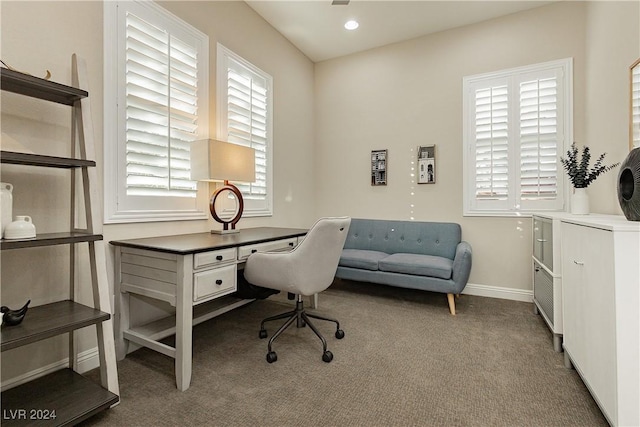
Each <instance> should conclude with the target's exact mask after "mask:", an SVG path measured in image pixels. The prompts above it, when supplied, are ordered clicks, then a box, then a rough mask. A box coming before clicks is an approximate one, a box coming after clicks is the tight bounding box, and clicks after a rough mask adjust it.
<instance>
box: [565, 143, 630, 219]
mask: <svg viewBox="0 0 640 427" xmlns="http://www.w3.org/2000/svg"><path fill="white" fill-rule="evenodd" d="M606 155H607V153H602V154H601V155H600V156H598V159H597V160H596V162H595V163H594V165H593V167H590V166H589V163H590V162H591V152H590V151H589V147H587V146H583V147H582V153H581V155H579V150H578V146H577V145H576V143H575V142H574V143H573V144H571V148H570V149H569V150H568V151H567V157H566V158H563V157H560V163H562V166H563V167H564V170H565V171H566V172H567V175H568V176H569V181H571V184H572V185H573V188H574V193H573V197H572V198H571V213H574V214H588V213H589V199H588V197H587V193H586V188H587V187H588V186H589V185H590V184H591V183H592V182H593V181H595V180H596V178H598V177H599V176H600V175H602V174H603V173H605V172H608V171H610V170H611V169H613V168H615V167H616V166H618V165H619V164H620V163H619V162H618V163H614V164H612V165H609V166H605V165H604V158H605V156H606Z"/></svg>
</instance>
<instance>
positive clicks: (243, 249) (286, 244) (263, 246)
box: [238, 237, 298, 260]
mask: <svg viewBox="0 0 640 427" xmlns="http://www.w3.org/2000/svg"><path fill="white" fill-rule="evenodd" d="M297 242H298V238H297V237H292V238H290V239H282V240H276V241H275V242H264V243H256V244H255V245H247V246H240V247H239V248H238V260H245V259H247V258H249V255H251V254H252V253H254V252H268V251H275V250H278V249H285V248H293V247H294V246H296V243H297Z"/></svg>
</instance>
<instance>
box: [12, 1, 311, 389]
mask: <svg viewBox="0 0 640 427" xmlns="http://www.w3.org/2000/svg"><path fill="white" fill-rule="evenodd" d="M162 5H163V6H164V7H165V8H166V9H168V10H169V11H171V12H172V13H174V14H176V15H178V16H179V17H181V18H182V19H184V20H186V21H188V22H190V23H191V24H192V25H194V26H196V27H197V28H198V29H199V30H200V31H202V32H204V33H206V34H207V35H208V36H209V46H210V55H209V57H210V65H209V66H210V82H209V85H210V88H211V93H210V99H211V106H210V129H211V130H212V132H214V131H215V128H216V126H215V117H216V115H215V90H216V88H215V86H216V72H215V70H216V43H217V42H221V43H222V44H224V45H225V46H226V47H228V48H230V49H231V50H233V51H235V52H236V53H238V54H239V55H241V56H243V57H244V58H246V59H247V60H249V61H250V62H252V63H254V64H255V65H257V66H258V67H260V68H261V69H263V70H264V71H266V72H268V73H270V74H271V75H272V76H273V78H274V107H275V114H274V121H273V125H274V132H273V136H274V174H273V176H274V199H273V204H274V215H273V217H268V218H247V219H243V220H242V221H241V222H240V226H241V227H252V226H262V225H274V226H291V227H307V226H310V225H311V224H312V223H313V220H314V215H315V198H314V195H313V194H312V193H311V192H309V189H310V188H314V173H313V170H314V161H313V139H314V134H313V132H314V127H313V120H314V117H313V78H314V70H313V63H312V62H311V61H310V60H309V59H307V58H306V56H304V55H303V54H302V53H300V52H299V51H298V50H297V49H296V48H295V47H294V46H293V45H292V44H291V43H289V42H288V41H287V40H286V39H284V37H282V35H280V34H279V33H278V32H277V31H275V30H274V29H273V28H272V27H271V26H270V25H268V24H267V23H266V22H265V21H264V20H262V18H260V17H259V16H258V15H257V14H256V13H255V12H254V11H253V10H252V9H250V8H249V7H248V6H247V5H246V4H245V3H244V2H202V1H194V2H187V1H180V2H177V1H176V2H163V3H162ZM0 13H1V34H0V35H1V57H2V59H3V60H4V61H6V62H8V63H9V64H11V65H12V66H13V67H15V68H17V69H20V70H24V71H26V72H29V73H31V74H34V75H38V76H44V72H45V71H44V70H45V69H49V70H51V71H52V74H53V76H52V80H55V81H58V82H61V83H65V84H70V83H71V79H70V68H71V67H70V64H71V59H70V58H71V54H72V53H74V52H76V53H78V55H80V56H81V57H83V58H84V59H85V60H86V61H87V66H88V71H89V74H90V76H89V77H90V79H89V80H90V81H89V85H90V87H89V92H90V100H91V108H92V116H93V123H94V137H95V140H96V160H97V164H98V174H99V176H100V180H101V182H100V188H102V171H103V163H102V159H103V137H102V129H103V126H109V124H108V123H104V124H103V119H102V115H103V105H102V104H103V95H102V90H103V83H102V79H103V34H102V31H103V22H102V19H103V4H102V2H97V1H73V2H59V1H56V2H21V1H20V2H7V1H3V2H2V3H1V4H0ZM69 122H70V109H68V108H67V107H62V106H56V105H53V104H50V103H45V102H42V101H38V100H31V99H28V98H25V97H21V96H17V95H13V94H5V93H2V131H3V132H6V133H7V134H9V135H11V136H12V137H13V138H15V139H16V140H19V141H20V142H22V143H23V144H24V145H25V146H27V147H28V148H30V149H32V150H34V151H36V152H42V153H45V154H52V155H68V154H69V149H68V146H69V142H68V141H69V135H70V133H69V132H70V131H69ZM24 172H25V169H24V168H22V169H20V168H17V167H14V166H6V167H3V168H2V181H3V182H10V183H12V184H14V185H15V189H14V214H29V215H31V216H32V217H33V221H34V223H35V224H36V226H37V227H38V231H39V232H47V231H56V230H62V229H65V228H66V227H67V223H68V212H69V209H68V205H69V197H68V195H67V194H66V193H67V191H66V190H67V189H68V185H69V184H68V182H69V178H68V176H69V173H68V172H66V171H56V170H46V169H34V168H30V169H29V170H28V173H29V175H28V176H26V175H25V174H24ZM98 203H99V204H100V206H102V203H103V201H102V200H98ZM212 225H213V222H212V221H211V220H209V221H180V222H171V223H167V222H159V223H143V224H140V223H138V224H129V225H108V226H105V227H104V233H103V234H104V239H105V242H108V241H109V240H114V239H123V238H134V237H144V236H151V235H166V234H172V233H174V234H180V233H190V232H199V231H206V230H209V229H210V228H211V227H212ZM110 249H111V248H109V247H107V254H108V260H107V261H108V267H107V271H108V273H109V274H110V276H112V275H113V259H112V251H111V250H110ZM82 251H86V249H84V248H82ZM67 253H68V249H66V248H53V249H51V248H43V249H30V250H26V251H4V252H3V253H2V289H1V291H2V294H1V299H2V304H3V305H9V306H17V305H18V304H20V303H24V301H25V300H26V299H27V298H31V299H32V304H33V305H40V304H44V303H47V302H51V301H54V300H57V299H60V298H65V297H66V293H67V286H68V285H67V280H68V279H66V277H67V272H68V261H67ZM78 274H79V275H80V277H81V278H83V280H84V281H85V283H86V281H87V280H88V276H87V274H88V271H87V269H86V268H81V269H80V271H78ZM110 283H112V278H111V277H110ZM111 286H112V285H111ZM82 299H83V300H85V301H86V302H87V303H89V302H90V301H91V296H90V294H89V293H87V292H82ZM136 312H139V310H136ZM81 341H82V342H81V345H80V347H81V349H89V348H92V347H94V346H95V339H94V338H93V333H92V332H91V331H83V335H82V339H81ZM64 342H66V339H65V338H63V337H61V338H56V339H53V340H49V341H47V342H46V343H39V344H35V345H30V346H27V347H23V348H21V349H17V350H12V351H9V352H5V353H3V354H2V380H3V381H6V380H7V379H10V378H13V377H15V376H17V375H19V374H20V373H22V372H28V371H31V370H34V369H37V368H39V367H41V366H43V365H47V364H49V363H54V362H57V361H59V360H61V359H63V358H64V357H66V350H65V344H64ZM33 356H35V357H33Z"/></svg>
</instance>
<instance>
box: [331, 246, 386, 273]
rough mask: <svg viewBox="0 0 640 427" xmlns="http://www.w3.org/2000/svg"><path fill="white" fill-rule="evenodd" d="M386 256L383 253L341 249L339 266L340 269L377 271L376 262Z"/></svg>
mask: <svg viewBox="0 0 640 427" xmlns="http://www.w3.org/2000/svg"><path fill="white" fill-rule="evenodd" d="M388 256H389V254H387V253H385V252H378V251H366V250H363V249H343V250H342V255H341V256H340V264H339V265H341V266H342V267H352V268H362V269H364V270H373V271H377V270H378V261H380V260H381V259H383V258H386V257H388Z"/></svg>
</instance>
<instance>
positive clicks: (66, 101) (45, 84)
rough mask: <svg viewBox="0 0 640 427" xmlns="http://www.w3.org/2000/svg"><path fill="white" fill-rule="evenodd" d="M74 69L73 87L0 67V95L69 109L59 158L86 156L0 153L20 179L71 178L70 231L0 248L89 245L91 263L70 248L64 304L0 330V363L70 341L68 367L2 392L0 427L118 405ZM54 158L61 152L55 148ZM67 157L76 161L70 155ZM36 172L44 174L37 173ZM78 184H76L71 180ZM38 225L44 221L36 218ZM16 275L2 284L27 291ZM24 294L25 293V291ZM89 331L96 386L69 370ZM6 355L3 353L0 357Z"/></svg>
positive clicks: (77, 63)
mask: <svg viewBox="0 0 640 427" xmlns="http://www.w3.org/2000/svg"><path fill="white" fill-rule="evenodd" d="M71 67H72V71H71V82H72V83H71V84H72V86H68V85H64V84H60V83H57V82H52V81H49V80H46V79H41V78H39V77H34V76H31V75H28V74H25V73H21V72H18V71H14V70H10V69H8V68H1V67H0V90H2V91H3V93H4V92H12V93H14V94H17V95H25V96H28V97H32V98H37V99H39V100H43V101H51V102H54V103H58V104H62V105H66V106H70V107H72V109H73V111H72V112H71V127H70V130H71V135H70V136H71V138H70V144H71V145H70V146H69V147H68V149H69V152H67V153H64V152H63V153H61V154H67V155H69V154H68V153H75V152H76V151H75V148H76V147H77V148H78V149H79V151H78V153H82V155H81V157H83V158H82V159H78V158H74V157H58V156H51V155H47V154H35V153H21V152H16V151H10V150H7V151H3V150H0V163H2V164H3V165H4V164H8V165H14V166H12V168H15V169H16V171H18V170H20V171H22V169H23V168H22V167H23V166H29V167H30V168H26V169H25V170H24V171H23V172H20V173H19V174H25V175H29V174H32V173H33V172H34V170H33V168H32V167H33V166H35V167H45V168H61V169H67V170H68V171H69V173H70V174H71V179H70V183H71V185H70V192H69V193H70V195H71V198H70V200H71V208H70V214H69V219H70V222H69V224H71V226H70V227H68V228H67V231H63V232H56V233H39V234H37V235H36V236H35V237H33V238H30V239H15V240H14V239H2V240H0V249H1V250H2V251H5V250H12V249H24V248H37V247H46V246H55V245H74V244H76V243H87V245H82V246H83V248H82V249H83V250H84V249H85V248H84V246H86V250H87V252H88V260H86V262H85V261H84V260H83V259H82V258H81V257H80V256H79V254H77V253H76V251H75V247H74V246H70V250H69V252H70V253H69V255H68V257H67V258H68V259H69V261H70V262H69V265H70V268H69V274H68V276H69V277H70V286H69V296H68V297H67V298H68V299H67V300H63V301H56V302H52V303H50V304H44V305H39V306H34V307H31V308H29V310H28V311H27V314H26V317H25V319H24V320H23V322H22V323H21V324H20V325H17V326H9V327H6V326H5V327H2V329H1V331H0V351H1V352H3V357H4V358H7V360H15V359H16V358H17V357H18V358H19V357H20V354H19V352H16V351H13V352H12V351H11V350H12V349H16V348H18V347H22V346H26V345H31V346H34V348H35V349H39V348H40V347H38V346H37V344H36V343H37V342H40V341H42V340H46V339H50V338H51V337H54V336H59V335H63V334H67V335H68V340H69V346H68V347H69V351H68V360H69V361H70V362H72V363H69V365H68V366H69V368H67V369H61V370H57V371H55V372H51V370H52V369H56V368H57V367H56V368H50V367H43V369H45V370H46V371H47V372H49V373H48V374H47V375H43V373H38V374H35V375H33V377H36V376H38V375H43V376H41V377H39V378H36V379H28V380H26V381H27V382H25V383H24V384H21V385H18V386H16V387H14V388H10V389H7V390H3V391H2V393H0V395H1V400H2V403H1V409H2V410H1V412H2V418H1V419H0V423H1V424H2V425H3V426H4V425H7V426H12V425H20V426H25V425H27V426H29V425H37V426H43V425H55V426H66V425H76V424H78V423H80V422H81V421H83V420H85V419H87V418H89V417H91V416H92V415H94V414H96V413H97V412H100V411H102V410H104V409H108V408H110V407H111V406H113V405H115V404H117V403H118V402H119V397H118V395H119V394H120V388H119V385H118V371H117V365H116V360H115V345H114V337H113V321H112V316H111V305H110V303H109V300H110V298H109V294H110V293H109V284H108V278H107V275H106V271H104V268H103V266H104V265H105V264H106V259H105V251H104V246H103V244H102V243H103V242H102V239H103V236H102V234H100V233H101V232H102V220H101V219H102V215H101V212H100V211H99V208H98V204H97V201H96V200H93V201H92V200H91V199H92V198H95V197H96V196H97V194H98V193H97V191H96V187H95V186H96V185H97V184H98V181H99V180H98V177H97V171H96V168H95V166H96V162H95V161H94V160H87V159H93V158H95V147H94V141H93V135H92V133H93V132H92V131H91V112H90V103H89V100H88V98H87V97H88V96H89V93H88V92H87V91H86V90H83V89H79V88H80V87H87V81H88V73H87V66H86V63H85V62H84V61H83V60H81V59H80V58H78V57H77V56H76V55H75V54H73V56H72V59H71ZM5 100H6V101H8V102H7V104H8V105H11V104H12V101H13V97H12V96H6V97H4V95H3V101H5ZM4 105H5V103H4V102H3V112H5V109H4ZM56 152H58V151H57V150H56ZM72 155H74V156H75V154H72ZM78 168H81V172H82V173H77V172H78ZM38 172H42V169H40V170H39V171H38ZM76 178H77V180H78V182H76ZM52 184H54V183H52ZM41 191H50V188H44V189H41ZM69 193H67V194H69ZM83 196H84V199H83V203H82V205H81V204H79V203H78V201H79V198H80V197H83ZM92 202H93V203H92ZM83 210H84V214H85V215H84V220H85V223H86V228H81V227H75V226H74V225H73V224H75V223H76V213H77V214H78V219H81V218H82V217H81V216H80V212H81V211H83ZM51 215H56V216H59V213H58V212H53V213H51ZM41 221H44V220H43V219H41ZM89 230H91V231H92V232H90V231H89ZM94 233H95V234H94ZM45 252H46V251H45ZM33 255H36V256H37V257H38V259H42V258H45V257H47V256H48V255H49V254H48V253H42V254H33ZM3 262H4V260H3ZM77 265H86V266H87V269H89V270H90V271H91V275H90V277H91V278H90V279H88V280H87V281H88V284H87V283H82V284H81V283H80V282H81V281H84V280H81V279H80V278H79V276H80V275H74V273H73V272H74V271H75V269H76V266H77ZM15 276H16V277H8V278H6V277H3V281H4V282H5V283H3V286H5V285H6V286H12V287H19V286H21V285H22V286H25V285H26V286H32V285H31V284H28V283H27V284H25V283H20V282H21V280H20V277H19V275H15ZM22 281H23V280H22ZM6 282H15V283H6ZM76 285H82V287H83V288H87V287H90V288H91V291H92V293H93V298H94V299H93V300H94V306H95V308H92V307H88V306H86V305H83V304H79V303H77V302H75V301H74V300H75V295H76V294H77V292H76ZM27 291H28V288H27V289H26V290H25V292H27ZM27 293H28V292H27ZM25 299H26V298H25ZM87 326H93V327H92V328H91V329H95V335H96V338H97V342H98V347H97V350H98V355H97V358H96V359H97V360H98V361H99V367H100V378H99V383H97V382H95V379H94V380H92V379H91V378H93V377H92V376H91V375H89V376H88V377H87V378H85V377H84V376H82V375H80V374H78V373H77V372H75V371H74V370H73V367H75V365H76V364H77V363H76V362H77V358H78V353H77V347H78V346H77V345H75V339H76V338H74V335H76V334H75V332H74V331H76V330H78V329H81V328H85V327H87ZM5 351H7V352H6V353H4V352H5Z"/></svg>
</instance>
